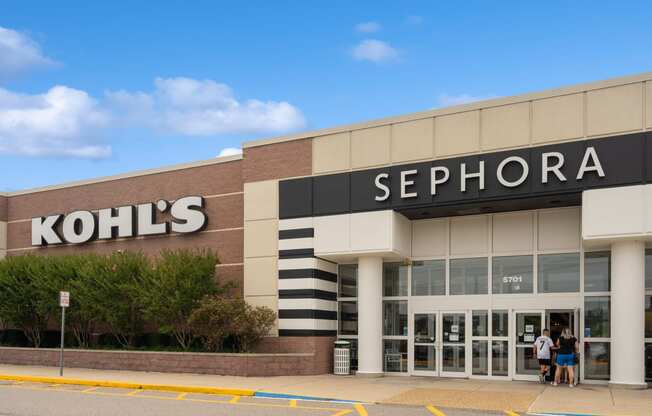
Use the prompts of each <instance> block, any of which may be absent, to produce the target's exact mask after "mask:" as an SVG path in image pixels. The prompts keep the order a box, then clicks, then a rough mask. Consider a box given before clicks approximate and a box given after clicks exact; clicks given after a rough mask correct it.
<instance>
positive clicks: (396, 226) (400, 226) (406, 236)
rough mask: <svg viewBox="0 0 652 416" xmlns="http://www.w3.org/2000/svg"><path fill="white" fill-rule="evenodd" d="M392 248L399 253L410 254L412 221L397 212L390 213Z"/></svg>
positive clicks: (407, 255) (408, 255)
mask: <svg viewBox="0 0 652 416" xmlns="http://www.w3.org/2000/svg"><path fill="white" fill-rule="evenodd" d="M392 248H393V250H394V251H395V252H397V253H398V254H399V255H401V256H403V257H405V258H408V257H410V256H411V255H412V221H410V220H409V219H407V218H406V217H405V216H403V214H399V213H398V212H393V213H392Z"/></svg>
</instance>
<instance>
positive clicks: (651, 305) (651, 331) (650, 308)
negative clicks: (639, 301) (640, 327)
mask: <svg viewBox="0 0 652 416" xmlns="http://www.w3.org/2000/svg"><path fill="white" fill-rule="evenodd" d="M645 338H652V296H646V297H645Z"/></svg>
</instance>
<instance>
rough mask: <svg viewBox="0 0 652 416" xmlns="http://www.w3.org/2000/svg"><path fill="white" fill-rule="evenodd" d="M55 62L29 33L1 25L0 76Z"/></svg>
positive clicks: (11, 74)
mask: <svg viewBox="0 0 652 416" xmlns="http://www.w3.org/2000/svg"><path fill="white" fill-rule="evenodd" d="M55 64H56V62H54V61H53V60H51V59H49V58H47V57H45V56H44V55H43V53H42V52H41V48H40V46H39V45H38V44H37V43H36V42H34V41H33V40H32V39H30V38H29V37H28V36H27V35H25V34H23V33H20V32H16V31H15V30H11V29H7V28H4V27H2V26H0V77H5V76H13V75H16V74H19V73H21V72H24V71H27V70H30V69H33V68H39V67H44V66H51V65H55Z"/></svg>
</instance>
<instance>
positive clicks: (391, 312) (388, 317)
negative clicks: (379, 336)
mask: <svg viewBox="0 0 652 416" xmlns="http://www.w3.org/2000/svg"><path fill="white" fill-rule="evenodd" d="M407 333H408V320H407V301H405V300H384V301H383V335H390V336H392V335H394V336H396V335H398V336H407Z"/></svg>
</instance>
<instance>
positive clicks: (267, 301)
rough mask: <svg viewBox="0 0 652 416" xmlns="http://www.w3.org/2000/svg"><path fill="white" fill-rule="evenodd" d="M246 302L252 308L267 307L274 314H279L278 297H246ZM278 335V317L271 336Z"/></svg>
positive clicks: (270, 333)
mask: <svg viewBox="0 0 652 416" xmlns="http://www.w3.org/2000/svg"><path fill="white" fill-rule="evenodd" d="M245 301H246V302H247V303H248V304H250V305H251V306H267V307H268V308H270V309H271V310H273V311H274V312H276V313H278V296H245ZM277 334H278V317H277V318H276V322H275V323H274V327H273V328H272V330H271V331H270V332H269V335H271V336H276V335H277Z"/></svg>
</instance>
